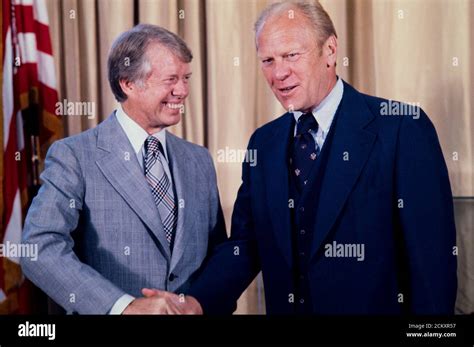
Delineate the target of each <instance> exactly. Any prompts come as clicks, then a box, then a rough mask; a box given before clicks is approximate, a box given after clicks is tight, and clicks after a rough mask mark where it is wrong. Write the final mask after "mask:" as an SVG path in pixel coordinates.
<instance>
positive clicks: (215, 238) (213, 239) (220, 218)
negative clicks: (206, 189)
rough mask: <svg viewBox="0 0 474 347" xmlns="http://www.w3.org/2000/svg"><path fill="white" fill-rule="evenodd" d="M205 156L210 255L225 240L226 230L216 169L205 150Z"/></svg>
mask: <svg viewBox="0 0 474 347" xmlns="http://www.w3.org/2000/svg"><path fill="white" fill-rule="evenodd" d="M206 158H207V160H208V162H209V170H210V186H211V187H210V191H211V203H210V204H209V208H210V209H211V211H210V215H211V219H210V225H209V230H210V231H209V245H208V255H211V254H212V252H213V250H214V249H215V248H216V247H217V246H218V245H219V244H221V243H222V242H224V241H226V240H227V232H226V227H225V220H224V213H223V212H222V206H221V202H220V198H219V188H218V186H217V177H216V169H215V167H214V163H213V161H212V157H211V154H210V153H209V151H207V150H206Z"/></svg>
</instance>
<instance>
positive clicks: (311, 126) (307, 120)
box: [296, 112, 318, 135]
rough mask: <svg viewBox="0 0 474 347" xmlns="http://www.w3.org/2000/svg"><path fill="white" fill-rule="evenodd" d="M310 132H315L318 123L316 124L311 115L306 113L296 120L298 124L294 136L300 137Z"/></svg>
mask: <svg viewBox="0 0 474 347" xmlns="http://www.w3.org/2000/svg"><path fill="white" fill-rule="evenodd" d="M310 130H313V131H317V130H318V122H316V119H315V118H314V116H313V114H312V113H311V112H308V113H304V114H302V115H301V116H300V118H298V123H297V125H296V135H302V134H304V133H307V132H308V131H310Z"/></svg>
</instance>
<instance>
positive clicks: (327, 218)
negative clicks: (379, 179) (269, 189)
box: [311, 83, 376, 256]
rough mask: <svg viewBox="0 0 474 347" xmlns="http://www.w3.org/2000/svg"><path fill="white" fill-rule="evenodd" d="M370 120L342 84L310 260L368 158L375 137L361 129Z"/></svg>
mask: <svg viewBox="0 0 474 347" xmlns="http://www.w3.org/2000/svg"><path fill="white" fill-rule="evenodd" d="M373 118H374V115H373V114H372V112H371V111H370V109H369V108H368V107H367V105H366V103H365V101H364V100H363V98H362V95H361V94H360V93H359V92H357V91H356V90H355V89H354V88H352V87H351V86H350V85H348V84H347V83H344V95H343V98H342V100H341V105H340V110H339V115H338V119H337V120H335V121H336V124H335V127H334V128H333V129H332V130H331V131H334V138H333V141H332V145H331V148H329V150H330V152H329V157H328V163H327V166H326V169H325V172H324V175H323V181H322V187H321V194H320V197H319V204H318V211H317V220H316V227H315V230H314V237H313V244H312V254H311V255H312V256H314V255H315V254H316V253H317V251H318V249H319V248H320V247H321V244H322V242H323V241H324V239H325V238H326V236H327V234H328V233H329V231H330V230H331V228H332V226H333V225H334V223H335V221H336V219H337V217H338V216H339V214H340V213H341V211H342V208H343V206H344V204H345V202H346V200H347V197H348V196H349V193H350V192H351V191H352V189H353V187H354V184H355V182H356V180H357V178H358V177H359V175H360V173H361V171H362V168H363V167H364V165H365V163H366V161H367V159H368V157H369V154H370V152H371V149H372V146H373V144H374V142H375V138H376V134H374V133H372V132H370V131H368V130H366V129H365V126H366V125H367V124H368V123H370V121H371V120H372V119H373ZM345 155H346V157H345ZM347 155H348V157H347ZM345 159H347V160H345Z"/></svg>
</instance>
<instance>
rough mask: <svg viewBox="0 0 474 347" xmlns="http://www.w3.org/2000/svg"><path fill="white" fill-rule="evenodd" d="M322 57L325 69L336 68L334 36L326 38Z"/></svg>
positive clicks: (335, 40)
mask: <svg viewBox="0 0 474 347" xmlns="http://www.w3.org/2000/svg"><path fill="white" fill-rule="evenodd" d="M324 55H325V57H326V65H327V67H328V68H329V67H332V66H336V61H337V38H336V36H334V35H331V36H329V37H328V39H327V40H326V42H325V43H324Z"/></svg>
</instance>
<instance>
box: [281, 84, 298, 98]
mask: <svg viewBox="0 0 474 347" xmlns="http://www.w3.org/2000/svg"><path fill="white" fill-rule="evenodd" d="M296 87H298V86H297V85H295V86H289V87H285V88H278V91H279V92H280V94H281V95H284V96H287V95H290V94H291V93H292V91H293V90H294V89H295V88H296Z"/></svg>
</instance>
